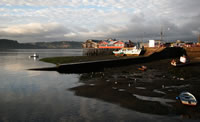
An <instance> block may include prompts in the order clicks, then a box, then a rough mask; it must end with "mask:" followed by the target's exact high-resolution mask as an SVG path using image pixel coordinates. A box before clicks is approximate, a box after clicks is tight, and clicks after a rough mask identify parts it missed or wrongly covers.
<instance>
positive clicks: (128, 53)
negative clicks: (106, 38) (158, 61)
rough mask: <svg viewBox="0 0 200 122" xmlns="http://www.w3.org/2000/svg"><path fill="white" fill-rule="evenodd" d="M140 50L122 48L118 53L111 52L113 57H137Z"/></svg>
mask: <svg viewBox="0 0 200 122" xmlns="http://www.w3.org/2000/svg"><path fill="white" fill-rule="evenodd" d="M141 51H142V49H140V48H137V47H136V46H135V47H132V48H122V49H120V50H118V51H113V53H114V54H115V56H139V55H140V53H141Z"/></svg>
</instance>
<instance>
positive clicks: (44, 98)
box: [0, 49, 180, 122]
mask: <svg viewBox="0 0 200 122" xmlns="http://www.w3.org/2000/svg"><path fill="white" fill-rule="evenodd" d="M33 53H37V54H39V55H40V58H43V57H53V56H72V55H82V50H49V49H47V50H44V49H41V50H1V51H0V67H1V68H0V122H11V121H12V122H25V121H26V122H27V121H34V122H57V121H58V122H63V121H146V120H148V121H177V120H180V119H179V118H178V117H165V116H159V115H152V114H148V113H149V112H148V110H146V109H144V110H142V109H143V108H144V107H143V108H142V106H143V105H142V104H140V105H141V108H140V109H141V110H138V109H137V108H138V107H136V106H138V104H139V103H141V100H137V99H135V98H134V97H133V96H132V95H131V94H130V95H127V91H128V90H127V89H126V88H120V87H119V86H118V85H120V84H124V83H123V82H121V81H118V84H115V85H109V84H112V83H113V82H112V80H110V79H108V80H105V81H106V82H107V83H108V84H107V85H105V84H104V85H100V87H99V84H98V83H97V84H96V83H94V82H92V80H93V78H95V77H93V78H91V77H90V80H88V78H87V77H84V76H85V75H84V74H65V75H64V74H59V73H58V72H52V71H49V72H48V71H45V72H41V71H30V70H26V69H30V68H35V67H44V66H54V65H52V64H48V63H44V62H40V61H38V60H33V59H29V58H28V57H29V55H32V54H33ZM99 74H100V75H102V74H103V73H99ZM89 75H90V76H91V74H89ZM93 75H95V74H93ZM101 78H104V77H101ZM83 79H85V80H86V82H89V85H87V87H85V86H82V85H83V82H80V81H82V80H83ZM130 83H131V85H130V86H129V87H133V86H132V85H133V84H132V82H130ZM113 84H114V83H113ZM125 85H126V86H128V84H125ZM82 87H83V89H80V88H82ZM108 87H109V88H111V89H112V88H114V87H115V88H116V89H119V91H118V90H115V89H112V91H110V89H109V90H108V89H107V88H108ZM72 88H74V90H76V89H79V90H80V91H79V90H77V91H75V92H71V91H69V90H68V89H72ZM102 93H103V94H104V95H106V97H105V96H104V95H102ZM118 95H121V98H125V99H121V100H122V102H124V104H122V105H121V106H119V104H112V103H115V102H112V101H115V100H116V101H118V98H116V97H115V96H117V97H119V96H118ZM107 96H110V97H107ZM96 97H98V98H101V99H93V98H96ZM104 97H105V98H104ZM91 98H92V99H91ZM130 99H131V100H133V101H131V102H127V101H130ZM102 100H104V101H105V102H103V101H102ZM134 100H135V101H134ZM125 104H126V106H124V105H125ZM150 104H151V103H147V104H146V106H145V107H148V105H150ZM124 107H125V108H124ZM129 107H130V108H132V110H129V109H126V108H129ZM135 108H136V109H135ZM137 111H140V112H137ZM141 112H144V113H141ZM150 113H151V112H150Z"/></svg>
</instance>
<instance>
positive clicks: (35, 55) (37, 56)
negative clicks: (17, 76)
mask: <svg viewBox="0 0 200 122" xmlns="http://www.w3.org/2000/svg"><path fill="white" fill-rule="evenodd" d="M29 58H39V55H38V54H36V53H34V54H33V55H31V56H29Z"/></svg>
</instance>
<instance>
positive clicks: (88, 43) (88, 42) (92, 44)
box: [82, 39, 102, 48]
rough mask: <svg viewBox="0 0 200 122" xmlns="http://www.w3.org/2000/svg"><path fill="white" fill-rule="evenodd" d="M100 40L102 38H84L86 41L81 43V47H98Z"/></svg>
mask: <svg viewBox="0 0 200 122" xmlns="http://www.w3.org/2000/svg"><path fill="white" fill-rule="evenodd" d="M100 42H102V40H92V39H89V40H86V42H84V43H83V44H82V47H83V48H98V46H99V43H100Z"/></svg>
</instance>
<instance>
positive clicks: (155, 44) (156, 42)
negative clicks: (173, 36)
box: [149, 40, 161, 47]
mask: <svg viewBox="0 0 200 122" xmlns="http://www.w3.org/2000/svg"><path fill="white" fill-rule="evenodd" d="M160 46H161V43H160V40H149V47H160Z"/></svg>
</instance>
